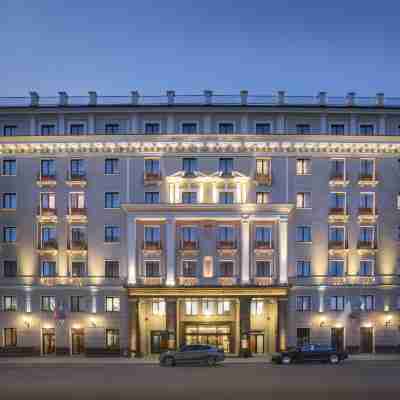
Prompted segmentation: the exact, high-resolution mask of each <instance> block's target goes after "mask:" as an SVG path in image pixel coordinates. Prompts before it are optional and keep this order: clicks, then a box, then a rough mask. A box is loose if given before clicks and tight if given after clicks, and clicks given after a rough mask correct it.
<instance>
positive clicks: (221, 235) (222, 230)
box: [217, 226, 235, 242]
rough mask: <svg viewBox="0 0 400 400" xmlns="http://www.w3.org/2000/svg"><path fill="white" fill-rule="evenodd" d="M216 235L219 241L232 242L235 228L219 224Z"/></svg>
mask: <svg viewBox="0 0 400 400" xmlns="http://www.w3.org/2000/svg"><path fill="white" fill-rule="evenodd" d="M217 236H218V240H219V241H222V242H225V241H228V242H233V241H234V240H235V229H234V228H233V227H232V226H219V227H218V231H217Z"/></svg>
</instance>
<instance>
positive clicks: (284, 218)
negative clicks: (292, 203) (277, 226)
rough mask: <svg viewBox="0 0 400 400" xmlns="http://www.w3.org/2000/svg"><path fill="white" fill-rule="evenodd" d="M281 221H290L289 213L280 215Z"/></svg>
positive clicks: (279, 219)
mask: <svg viewBox="0 0 400 400" xmlns="http://www.w3.org/2000/svg"><path fill="white" fill-rule="evenodd" d="M278 221H279V223H286V224H287V223H288V222H289V216H288V215H280V216H279V218H278Z"/></svg>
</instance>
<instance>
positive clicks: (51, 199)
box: [40, 192, 56, 210]
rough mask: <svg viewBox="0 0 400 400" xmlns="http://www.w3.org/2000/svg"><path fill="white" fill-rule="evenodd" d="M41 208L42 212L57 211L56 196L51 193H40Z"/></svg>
mask: <svg viewBox="0 0 400 400" xmlns="http://www.w3.org/2000/svg"><path fill="white" fill-rule="evenodd" d="M40 207H41V208H42V210H55V209H56V194H55V193H50V192H43V193H40Z"/></svg>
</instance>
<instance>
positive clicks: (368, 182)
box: [358, 174, 378, 186]
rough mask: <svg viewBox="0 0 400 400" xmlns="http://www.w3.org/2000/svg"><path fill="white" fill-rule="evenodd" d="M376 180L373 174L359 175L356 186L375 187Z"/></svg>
mask: <svg viewBox="0 0 400 400" xmlns="http://www.w3.org/2000/svg"><path fill="white" fill-rule="evenodd" d="M377 183H378V179H377V177H376V175H374V174H360V175H359V177H358V184H359V185H361V186H375V185H376V184H377Z"/></svg>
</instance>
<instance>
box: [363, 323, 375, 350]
mask: <svg viewBox="0 0 400 400" xmlns="http://www.w3.org/2000/svg"><path fill="white" fill-rule="evenodd" d="M360 352H361V353H373V352H374V330H373V328H372V327H366V326H364V327H362V328H361V329H360Z"/></svg>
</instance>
